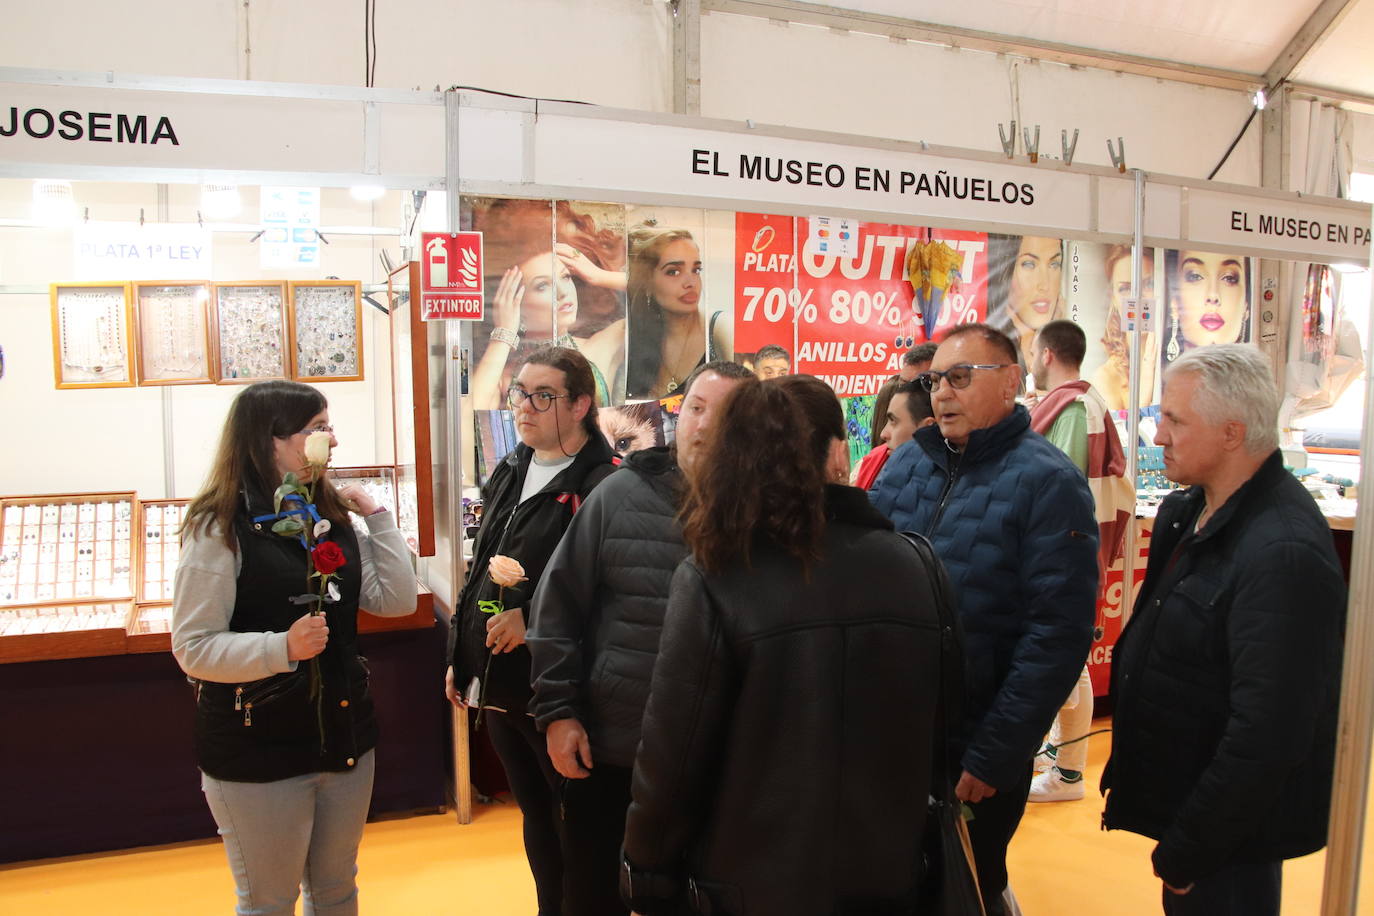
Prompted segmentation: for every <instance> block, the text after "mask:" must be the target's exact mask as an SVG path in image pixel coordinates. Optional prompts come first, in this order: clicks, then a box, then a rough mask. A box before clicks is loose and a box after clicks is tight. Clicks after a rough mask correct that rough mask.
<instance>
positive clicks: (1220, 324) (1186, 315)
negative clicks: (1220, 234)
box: [1164, 249, 1250, 365]
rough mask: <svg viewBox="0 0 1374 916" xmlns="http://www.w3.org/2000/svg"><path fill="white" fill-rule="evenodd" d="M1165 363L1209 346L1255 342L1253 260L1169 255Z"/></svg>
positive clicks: (1199, 254) (1183, 253)
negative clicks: (1252, 339) (1252, 335)
mask: <svg viewBox="0 0 1374 916" xmlns="http://www.w3.org/2000/svg"><path fill="white" fill-rule="evenodd" d="M1164 278H1165V283H1166V285H1167V293H1168V301H1167V303H1166V309H1165V319H1166V323H1165V326H1164V338H1165V341H1166V343H1165V345H1164V363H1165V364H1166V365H1167V364H1168V363H1171V362H1173V361H1174V360H1175V359H1177V358H1178V357H1179V356H1180V355H1181V354H1183V353H1184V352H1186V351H1188V350H1191V349H1193V348H1194V347H1202V346H1206V345H1208V344H1217V343H1237V342H1242V341H1248V340H1249V339H1250V262H1249V259H1248V258H1245V257H1242V256H1240V255H1233V254H1217V253H1215V252H1207V251H1198V250H1195V249H1182V250H1179V251H1168V252H1166V254H1165V270H1164Z"/></svg>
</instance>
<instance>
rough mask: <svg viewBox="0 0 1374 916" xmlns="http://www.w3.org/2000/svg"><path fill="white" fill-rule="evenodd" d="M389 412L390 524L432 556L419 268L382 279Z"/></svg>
mask: <svg viewBox="0 0 1374 916" xmlns="http://www.w3.org/2000/svg"><path fill="white" fill-rule="evenodd" d="M386 286H387V299H388V306H387V307H388V309H389V311H390V318H389V320H390V322H391V371H392V385H391V391H392V399H393V401H392V411H391V415H392V417H393V418H394V422H395V429H396V503H395V508H396V524H397V527H399V528H400V529H401V531H402V533H403V534H404V535H405V539H406V544H407V545H408V546H409V547H410V549H411V550H412V551H413V552H414V553H415V555H416V556H420V557H431V556H434V471H433V466H432V464H431V462H432V458H431V457H430V429H429V355H428V353H427V352H426V349H427V347H426V344H427V337H426V335H427V331H426V325H425V323H424V321H422V320H421V318H420V309H419V307H418V303H419V299H420V295H419V288H420V264H419V262H418V261H411V262H410V263H409V264H407V265H404V266H402V267H399V268H397V269H396V270H394V271H392V273H391V274H390V276H388V277H387V281H386Z"/></svg>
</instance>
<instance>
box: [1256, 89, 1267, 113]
mask: <svg viewBox="0 0 1374 916" xmlns="http://www.w3.org/2000/svg"><path fill="white" fill-rule="evenodd" d="M1254 102H1255V107H1256V108H1257V109H1259V110H1260V111H1264V106H1265V105H1268V104H1269V97H1268V96H1267V95H1265V94H1264V90H1263V89H1256V90H1255V99H1254Z"/></svg>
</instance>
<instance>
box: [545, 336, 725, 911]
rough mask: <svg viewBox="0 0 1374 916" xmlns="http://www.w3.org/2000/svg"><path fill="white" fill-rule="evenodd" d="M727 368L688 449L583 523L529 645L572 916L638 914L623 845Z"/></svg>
mask: <svg viewBox="0 0 1374 916" xmlns="http://www.w3.org/2000/svg"><path fill="white" fill-rule="evenodd" d="M748 377H750V372H749V370H748V369H745V368H744V367H743V366H740V365H737V364H735V363H731V362H724V361H716V362H710V363H706V364H705V365H703V366H700V367H699V368H698V369H697V370H696V371H695V372H694V373H693V374H692V376H691V377H690V378H689V379H688V380H687V386H686V392H687V393H686V396H685V397H684V398H683V402H682V412H681V413H680V415H679V418H678V424H677V441H676V443H675V444H674V445H673V446H671V447H668V448H652V449H645V450H642V451H638V452H634V453H632V454H631V455H630V456H629V457H628V458H627V459H626V461H625V464H624V466H623V467H622V468H621V469H620V470H619V471H617V472H616V473H614V474H612V475H611V476H610V477H608V478H607V479H606V481H605V482H604V483H603V484H601V486H599V487H598V488H597V489H596V491H595V492H594V493H592V495H591V498H590V499H588V500H587V502H586V503H585V504H583V506H582V509H581V511H580V512H578V514H577V516H576V517H575V518H574V519H573V521H572V524H571V525H570V526H569V528H568V531H567V534H566V535H564V537H563V540H562V542H561V543H560V544H559V546H558V549H557V550H556V551H554V554H553V556H552V557H551V558H550V560H549V565H548V567H547V568H546V569H545V570H544V575H543V578H542V579H541V580H540V583H539V587H538V589H537V590H536V591H535V593H534V601H533V604H532V612H533V615H532V618H531V621H530V628H529V631H528V632H527V634H526V638H527V640H528V645H529V649H530V653H531V655H532V656H533V659H534V665H533V669H532V670H533V674H532V677H533V680H534V700H533V701H532V702H531V703H530V711H531V712H532V713H533V714H534V717H535V724H536V725H537V726H538V727H539V728H540V729H541V730H544V731H545V732H546V733H547V740H548V749H549V757H550V758H551V759H552V760H553V765H554V767H555V769H557V770H558V772H559V773H560V774H562V775H563V776H564V777H566V779H567V782H566V783H565V785H564V788H563V797H562V801H563V805H562V808H563V829H564V838H563V846H564V851H563V858H564V879H563V910H562V913H563V916H609V914H614V913H625V912H628V911H627V910H626V908H625V906H624V904H623V903H622V902H621V900H620V891H619V884H618V881H619V868H620V844H621V840H622V839H623V838H624V834H625V812H626V810H627V809H628V808H629V806H630V774H631V772H632V770H633V767H634V760H635V750H636V748H637V747H638V746H639V732H640V721H641V719H643V716H644V703H645V701H646V700H647V699H648V696H649V683H650V679H651V678H652V676H653V671H654V659H655V657H656V656H657V654H658V636H659V629H660V627H661V626H662V624H663V613H664V611H665V609H666V608H667V606H668V585H669V583H670V582H671V581H672V578H673V571H674V570H676V569H677V567H678V564H679V563H681V562H682V560H683V558H685V557H686V556H687V548H686V546H685V545H684V544H683V542H682V529H681V526H680V525H679V524H678V519H677V510H678V497H679V489H680V487H681V483H682V471H681V470H680V468H679V465H689V464H690V463H691V460H692V455H693V453H694V450H695V449H696V448H697V446H699V444H700V442H701V437H702V434H703V433H704V432H705V431H706V428H707V427H708V426H709V424H710V420H711V415H712V413H713V412H714V410H715V409H716V408H717V407H718V406H719V404H720V402H721V401H722V400H724V398H725V396H726V394H728V393H729V391H730V390H731V389H732V388H733V387H734V386H735V384H736V383H737V382H738V381H739V380H740V379H742V378H748Z"/></svg>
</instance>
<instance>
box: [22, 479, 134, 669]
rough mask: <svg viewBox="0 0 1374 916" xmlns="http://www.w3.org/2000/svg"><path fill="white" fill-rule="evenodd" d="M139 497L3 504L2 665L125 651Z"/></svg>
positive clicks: (85, 496) (64, 497) (86, 496)
mask: <svg viewBox="0 0 1374 916" xmlns="http://www.w3.org/2000/svg"><path fill="white" fill-rule="evenodd" d="M134 499H135V495H134V494H133V493H79V494H58V495H51V496H14V497H5V498H3V499H0V662H3V661H18V660H30V659H38V658H77V657H82V656H87V655H114V654H119V653H121V652H123V651H124V625H125V622H126V621H127V619H128V617H129V615H130V613H131V610H132V607H133V600H134V582H135V578H134V572H133V569H134V564H135V561H136V556H137V548H136V545H135V542H134V536H133V532H134V512H135V502H134Z"/></svg>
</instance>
